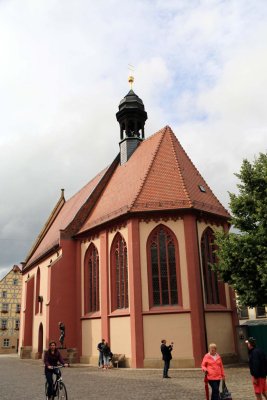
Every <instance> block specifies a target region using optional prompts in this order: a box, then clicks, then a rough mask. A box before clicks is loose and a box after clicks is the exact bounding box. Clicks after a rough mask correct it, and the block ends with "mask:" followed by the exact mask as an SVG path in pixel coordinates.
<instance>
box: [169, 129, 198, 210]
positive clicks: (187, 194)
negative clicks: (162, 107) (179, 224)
mask: <svg viewBox="0 0 267 400" xmlns="http://www.w3.org/2000/svg"><path fill="white" fill-rule="evenodd" d="M169 132H170V139H171V143H172V151H173V153H174V157H175V160H176V163H177V167H178V171H179V175H180V178H181V181H182V186H183V188H184V191H185V194H186V197H187V198H188V202H189V204H190V206H191V207H193V203H192V201H191V199H190V196H189V193H188V189H187V186H186V183H185V179H184V176H183V174H182V171H181V166H180V161H179V160H178V157H177V154H176V151H175V148H174V141H175V140H176V141H177V142H178V144H179V145H180V147H181V148H182V150H183V151H184V152H185V150H184V148H183V147H182V145H181V143H180V142H179V140H178V139H177V137H176V136H175V135H174V133H173V131H172V129H171V128H170V127H169ZM185 154H186V152H185ZM186 156H187V154H186ZM188 158H189V157H188ZM189 159H190V158H189ZM190 161H191V159H190Z"/></svg>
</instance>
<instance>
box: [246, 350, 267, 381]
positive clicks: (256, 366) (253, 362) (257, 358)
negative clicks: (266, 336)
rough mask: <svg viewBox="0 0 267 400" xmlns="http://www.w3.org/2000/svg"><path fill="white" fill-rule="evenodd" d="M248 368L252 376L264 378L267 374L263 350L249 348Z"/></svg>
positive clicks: (266, 361) (266, 362)
mask: <svg viewBox="0 0 267 400" xmlns="http://www.w3.org/2000/svg"><path fill="white" fill-rule="evenodd" d="M248 353H249V369H250V373H251V375H252V376H253V377H254V378H265V377H266V375H267V365H266V364H267V360H266V356H265V354H264V352H263V350H261V349H259V348H258V347H254V348H253V349H251V350H249V352H248Z"/></svg>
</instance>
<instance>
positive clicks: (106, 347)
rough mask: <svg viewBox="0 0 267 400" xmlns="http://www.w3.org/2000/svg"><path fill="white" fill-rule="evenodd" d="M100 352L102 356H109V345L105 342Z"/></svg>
mask: <svg viewBox="0 0 267 400" xmlns="http://www.w3.org/2000/svg"><path fill="white" fill-rule="evenodd" d="M102 352H103V354H104V356H106V357H107V356H109V355H110V347H109V346H108V345H106V344H105V345H104V346H103V348H102Z"/></svg>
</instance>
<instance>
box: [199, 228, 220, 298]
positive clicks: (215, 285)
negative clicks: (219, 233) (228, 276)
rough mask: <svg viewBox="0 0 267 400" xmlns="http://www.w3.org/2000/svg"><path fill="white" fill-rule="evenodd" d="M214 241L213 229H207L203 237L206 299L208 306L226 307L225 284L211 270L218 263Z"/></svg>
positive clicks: (202, 254) (202, 255)
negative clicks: (218, 305)
mask: <svg viewBox="0 0 267 400" xmlns="http://www.w3.org/2000/svg"><path fill="white" fill-rule="evenodd" d="M214 239H215V236H214V232H213V230H212V229H211V228H207V229H206V230H205V231H204V232H203V234H202V237H201V257H202V270H203V279H204V290H205V299H206V304H223V305H225V290H224V283H223V282H222V281H219V280H218V276H217V273H216V272H215V271H213V270H212V268H211V265H212V264H215V263H216V255H215V253H214V251H215V249H216V246H215V243H214Z"/></svg>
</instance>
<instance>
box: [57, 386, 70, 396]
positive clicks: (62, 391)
mask: <svg viewBox="0 0 267 400" xmlns="http://www.w3.org/2000/svg"><path fill="white" fill-rule="evenodd" d="M57 398H58V399H59V400H68V394H67V389H66V386H65V384H64V383H63V382H59V384H58V392H57Z"/></svg>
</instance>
